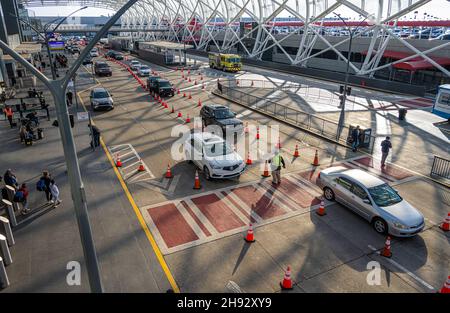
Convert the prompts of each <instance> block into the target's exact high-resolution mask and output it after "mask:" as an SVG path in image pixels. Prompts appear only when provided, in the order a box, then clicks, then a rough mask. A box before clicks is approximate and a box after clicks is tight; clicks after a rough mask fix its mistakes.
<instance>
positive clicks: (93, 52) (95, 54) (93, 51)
mask: <svg viewBox="0 0 450 313" xmlns="http://www.w3.org/2000/svg"><path fill="white" fill-rule="evenodd" d="M89 55H90V56H91V57H98V50H97V49H96V48H94V49H92V50H91V52H89Z"/></svg>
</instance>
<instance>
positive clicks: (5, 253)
mask: <svg viewBox="0 0 450 313" xmlns="http://www.w3.org/2000/svg"><path fill="white" fill-rule="evenodd" d="M0 250H1V252H2V258H3V262H5V266H8V265H9V264H11V263H12V257H11V253H10V252H9V247H8V242H7V241H6V237H5V236H3V235H0Z"/></svg>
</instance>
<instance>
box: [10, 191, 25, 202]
mask: <svg viewBox="0 0 450 313" xmlns="http://www.w3.org/2000/svg"><path fill="white" fill-rule="evenodd" d="M23 200H25V197H24V194H23V192H22V191H20V190H18V191H16V193H15V194H14V198H13V201H14V202H23Z"/></svg>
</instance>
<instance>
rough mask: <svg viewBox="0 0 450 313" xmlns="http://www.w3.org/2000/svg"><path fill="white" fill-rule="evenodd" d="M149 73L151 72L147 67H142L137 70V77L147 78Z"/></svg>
mask: <svg viewBox="0 0 450 313" xmlns="http://www.w3.org/2000/svg"><path fill="white" fill-rule="evenodd" d="M150 72H151V69H150V67H148V66H147V65H142V66H141V67H140V68H139V70H138V75H139V76H149V75H150Z"/></svg>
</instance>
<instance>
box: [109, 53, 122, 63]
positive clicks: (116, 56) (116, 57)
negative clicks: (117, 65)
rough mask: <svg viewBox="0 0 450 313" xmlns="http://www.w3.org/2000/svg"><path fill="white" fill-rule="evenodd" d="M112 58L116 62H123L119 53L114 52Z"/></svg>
mask: <svg viewBox="0 0 450 313" xmlns="http://www.w3.org/2000/svg"><path fill="white" fill-rule="evenodd" d="M112 57H113V58H114V59H115V60H118V61H120V60H123V55H122V53H119V52H114V54H113V56H112Z"/></svg>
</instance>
